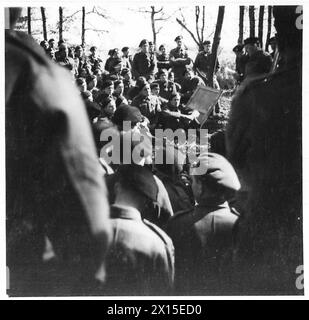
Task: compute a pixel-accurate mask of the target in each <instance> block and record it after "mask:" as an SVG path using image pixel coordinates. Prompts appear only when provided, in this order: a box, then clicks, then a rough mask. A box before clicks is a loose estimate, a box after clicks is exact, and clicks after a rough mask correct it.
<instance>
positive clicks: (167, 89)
mask: <svg viewBox="0 0 309 320" xmlns="http://www.w3.org/2000/svg"><path fill="white" fill-rule="evenodd" d="M158 77H159V80H157V81H155V83H158V84H159V87H160V96H161V97H162V98H164V99H166V100H169V99H170V97H171V95H172V94H173V93H175V92H179V91H180V89H181V86H180V84H178V83H177V82H173V81H170V80H168V71H167V70H166V69H162V70H160V71H159V72H158Z"/></svg>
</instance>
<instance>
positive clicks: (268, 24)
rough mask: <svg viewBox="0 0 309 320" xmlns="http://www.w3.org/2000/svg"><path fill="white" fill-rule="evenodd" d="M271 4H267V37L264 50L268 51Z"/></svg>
mask: <svg viewBox="0 0 309 320" xmlns="http://www.w3.org/2000/svg"><path fill="white" fill-rule="evenodd" d="M272 8H273V7H272V6H268V21H267V37H266V44H265V51H267V52H268V45H269V39H270V34H271V18H272Z"/></svg>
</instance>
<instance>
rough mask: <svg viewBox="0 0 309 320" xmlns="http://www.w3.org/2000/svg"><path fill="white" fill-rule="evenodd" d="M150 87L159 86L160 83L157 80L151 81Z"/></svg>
mask: <svg viewBox="0 0 309 320" xmlns="http://www.w3.org/2000/svg"><path fill="white" fill-rule="evenodd" d="M150 88H151V89H154V88H160V85H159V83H157V82H152V83H151V84H150Z"/></svg>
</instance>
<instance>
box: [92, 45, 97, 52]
mask: <svg viewBox="0 0 309 320" xmlns="http://www.w3.org/2000/svg"><path fill="white" fill-rule="evenodd" d="M97 49H98V48H97V47H96V46H92V47H91V48H90V51H94V50H97Z"/></svg>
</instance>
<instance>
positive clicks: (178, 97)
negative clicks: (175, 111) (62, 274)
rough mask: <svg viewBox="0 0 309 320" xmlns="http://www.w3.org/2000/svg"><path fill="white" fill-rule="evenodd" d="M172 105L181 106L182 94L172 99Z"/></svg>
mask: <svg viewBox="0 0 309 320" xmlns="http://www.w3.org/2000/svg"><path fill="white" fill-rule="evenodd" d="M171 105H172V106H174V107H177V108H178V107H179V105H180V96H179V95H178V94H177V95H176V96H175V97H174V98H173V99H172V100H171Z"/></svg>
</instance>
